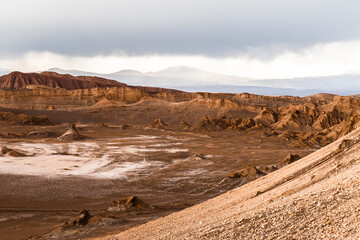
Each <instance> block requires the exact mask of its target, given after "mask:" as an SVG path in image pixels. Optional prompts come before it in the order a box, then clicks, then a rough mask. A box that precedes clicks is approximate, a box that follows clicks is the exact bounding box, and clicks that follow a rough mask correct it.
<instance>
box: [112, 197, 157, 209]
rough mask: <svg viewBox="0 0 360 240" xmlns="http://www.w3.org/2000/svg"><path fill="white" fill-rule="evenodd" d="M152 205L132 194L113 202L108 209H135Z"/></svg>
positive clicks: (148, 207)
mask: <svg viewBox="0 0 360 240" xmlns="http://www.w3.org/2000/svg"><path fill="white" fill-rule="evenodd" d="M150 208H152V206H151V205H149V204H147V203H146V202H144V201H143V200H141V199H140V198H139V197H136V196H131V197H128V198H122V199H120V200H117V201H113V202H112V206H111V207H110V208H109V209H108V210H109V211H133V210H143V209H150Z"/></svg>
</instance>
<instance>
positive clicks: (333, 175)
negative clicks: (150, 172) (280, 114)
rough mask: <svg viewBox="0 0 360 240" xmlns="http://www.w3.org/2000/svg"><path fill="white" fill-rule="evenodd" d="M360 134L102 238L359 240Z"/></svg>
mask: <svg viewBox="0 0 360 240" xmlns="http://www.w3.org/2000/svg"><path fill="white" fill-rule="evenodd" d="M359 134H360V130H355V131H353V132H352V133H350V134H348V135H346V136H345V137H344V138H341V139H339V140H337V141H335V142H334V143H332V144H330V145H328V146H326V147H325V148H323V149H320V150H318V151H316V152H314V153H312V154H310V155H308V156H307V157H304V158H303V159H301V160H299V161H297V162H295V163H292V164H290V165H288V166H286V167H284V168H282V169H280V170H278V171H275V172H273V173H270V174H268V175H266V176H264V177H262V178H259V179H257V180H255V181H253V182H250V183H248V184H246V185H243V186H241V187H239V188H237V189H234V190H232V191H230V192H227V193H225V194H223V195H220V196H218V197H216V198H214V199H211V200H208V201H206V202H204V203H201V204H198V205H195V206H193V207H190V208H188V209H185V210H183V211H181V212H177V213H174V214H171V215H169V216H167V217H163V218H160V219H157V220H154V221H151V222H149V223H147V224H144V225H141V226H138V227H135V228H132V229H129V230H127V231H125V232H122V233H120V234H118V235H112V236H109V237H102V238H97V239H273V238H276V239H287V238H289V237H291V238H295V239H300V238H301V239H302V238H303V239H330V238H331V239H357V238H358V237H359V235H360V232H359V231H360V228H359V225H358V222H359V220H360V219H359V202H360V189H359V187H358V186H359V183H360V179H359V176H358V174H359V167H360V161H359V158H358V154H359V152H360V144H359ZM344 140H346V141H344ZM345 143H348V144H345Z"/></svg>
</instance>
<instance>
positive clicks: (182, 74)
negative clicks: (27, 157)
mask: <svg viewBox="0 0 360 240" xmlns="http://www.w3.org/2000/svg"><path fill="white" fill-rule="evenodd" d="M48 71H51V72H57V73H60V74H70V75H73V76H96V77H102V78H106V79H112V80H116V81H119V82H122V83H126V84H128V85H133V86H149V87H161V88H172V89H177V90H182V91H189V92H213V93H219V92H228V93H242V92H248V93H253V94H259V95H273V96H281V95H292V96H301V97H302V96H308V95H312V94H316V93H332V94H337V95H353V94H359V93H360V76H359V75H341V76H330V77H311V78H295V79H279V80H277V79H264V80H248V79H243V78H239V77H233V76H227V75H222V74H218V73H212V72H208V71H203V70H200V69H196V68H191V67H186V66H179V67H171V68H167V69H164V70H162V71H158V72H146V73H142V72H139V71H135V70H122V71H118V72H114V73H111V74H101V73H94V72H84V71H79V70H64V69H61V68H50V69H48ZM7 73H9V71H7V70H4V69H0V74H1V75H4V74H7Z"/></svg>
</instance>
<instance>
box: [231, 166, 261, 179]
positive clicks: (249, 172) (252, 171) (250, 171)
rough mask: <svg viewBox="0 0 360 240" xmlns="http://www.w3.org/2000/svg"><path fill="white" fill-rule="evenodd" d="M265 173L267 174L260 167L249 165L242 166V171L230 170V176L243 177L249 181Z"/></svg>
mask: <svg viewBox="0 0 360 240" xmlns="http://www.w3.org/2000/svg"><path fill="white" fill-rule="evenodd" d="M264 175H266V174H265V173H263V172H262V171H260V170H259V169H258V168H256V167H253V166H250V165H248V166H246V167H244V168H242V169H241V170H240V171H233V172H230V173H229V174H228V177H229V178H241V179H246V180H247V181H251V180H254V179H256V178H258V177H261V176H264Z"/></svg>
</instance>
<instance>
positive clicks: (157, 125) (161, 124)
mask: <svg viewBox="0 0 360 240" xmlns="http://www.w3.org/2000/svg"><path fill="white" fill-rule="evenodd" d="M166 126H167V124H166V123H164V122H163V121H162V120H161V119H160V118H156V119H155V120H154V121H153V122H152V123H150V125H149V127H152V128H159V129H165V127H166Z"/></svg>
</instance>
